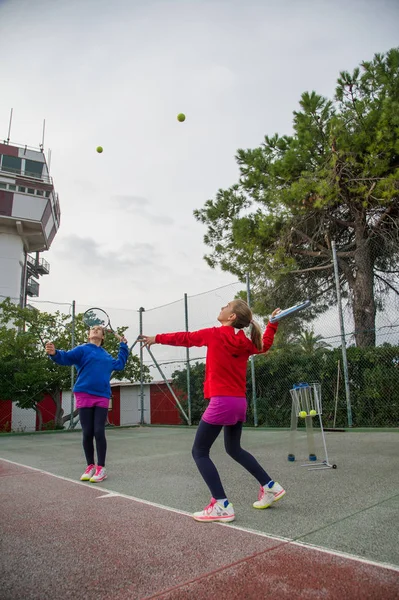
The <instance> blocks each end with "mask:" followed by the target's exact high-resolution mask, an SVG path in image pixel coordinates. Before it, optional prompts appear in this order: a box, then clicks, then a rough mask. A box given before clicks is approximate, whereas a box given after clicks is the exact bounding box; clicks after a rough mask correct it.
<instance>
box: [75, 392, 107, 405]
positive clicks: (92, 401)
mask: <svg viewBox="0 0 399 600" xmlns="http://www.w3.org/2000/svg"><path fill="white" fill-rule="evenodd" d="M75 400H76V408H93V406H99V407H100V408H108V407H109V398H104V397H102V396H93V394H86V393H85V392H75Z"/></svg>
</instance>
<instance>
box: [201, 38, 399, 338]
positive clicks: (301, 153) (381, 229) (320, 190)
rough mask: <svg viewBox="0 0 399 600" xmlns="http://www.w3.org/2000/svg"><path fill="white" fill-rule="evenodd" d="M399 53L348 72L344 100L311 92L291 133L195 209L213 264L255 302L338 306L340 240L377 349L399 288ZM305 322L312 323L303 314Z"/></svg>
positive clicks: (347, 282)
mask: <svg viewBox="0 0 399 600" xmlns="http://www.w3.org/2000/svg"><path fill="white" fill-rule="evenodd" d="M398 132H399V49H397V48H394V49H391V50H390V51H389V52H387V53H386V54H384V55H382V54H376V55H375V56H374V58H373V60H372V61H369V62H368V61H365V62H363V63H362V64H361V65H360V67H359V68H356V69H354V71H353V73H352V74H350V73H349V72H346V71H345V72H342V73H341V74H340V77H339V79H338V82H337V89H336V93H335V96H334V99H333V100H329V99H327V98H324V97H322V96H320V95H319V94H317V93H316V92H314V91H313V92H310V93H309V92H305V93H303V94H302V97H301V100H300V110H299V111H297V112H294V120H293V133H292V135H284V136H279V135H278V134H275V135H273V136H266V137H265V139H264V143H263V144H262V146H261V147H259V148H256V149H253V150H251V149H249V150H242V149H241V150H238V153H237V157H236V159H237V162H238V165H239V168H240V177H239V182H238V183H236V184H235V185H233V186H231V187H230V188H229V189H227V190H219V191H218V192H217V194H216V198H215V199H214V200H208V201H207V202H206V203H205V205H204V207H203V208H202V209H199V210H196V211H194V215H195V217H196V218H197V220H198V221H200V222H202V223H204V224H205V225H206V226H207V232H206V235H205V237H204V241H205V243H206V244H207V245H208V246H209V247H210V249H211V251H210V253H209V254H208V255H207V256H205V260H206V261H207V263H208V264H209V265H210V266H211V267H215V266H217V265H218V266H220V267H221V268H222V269H223V270H225V271H229V272H230V273H233V274H235V275H236V276H238V277H239V278H241V279H242V280H244V276H245V273H246V272H249V273H250V276H251V280H252V281H253V282H254V291H255V303H254V308H255V311H256V312H257V313H258V314H267V312H268V311H270V307H271V306H276V305H282V306H284V305H289V304H291V303H295V302H297V301H298V299H304V298H311V299H312V300H313V301H314V308H313V313H310V312H309V311H307V313H306V318H309V315H311V314H313V316H314V315H315V314H316V313H317V312H322V311H324V310H326V309H327V308H328V307H329V306H331V305H333V304H335V302H336V291H335V281H334V271H333V264H332V242H334V243H335V245H336V250H337V257H338V264H339V271H340V285H341V288H342V289H341V291H342V295H343V296H344V297H347V298H348V302H349V303H350V305H351V307H352V312H353V319H354V324H355V340H356V345H357V346H358V347H367V346H374V345H375V316H376V311H377V310H382V309H383V307H384V299H385V297H386V294H387V293H388V292H389V291H391V290H394V291H395V292H396V293H399V291H398V290H399V284H398V282H399V275H398V274H399V270H398V267H397V264H398V258H399V138H398ZM298 318H304V316H303V315H300V317H298Z"/></svg>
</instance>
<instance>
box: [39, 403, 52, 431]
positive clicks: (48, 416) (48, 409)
mask: <svg viewBox="0 0 399 600" xmlns="http://www.w3.org/2000/svg"><path fill="white" fill-rule="evenodd" d="M37 407H38V409H39V410H40V412H41V413H42V419H43V425H45V424H46V423H48V422H49V421H54V419H55V403H54V401H53V399H52V397H51V396H49V395H48V394H46V395H45V396H44V398H43V400H41V401H40V402H39V403H38V405H37ZM38 429H39V417H38V415H37V414H36V431H38Z"/></svg>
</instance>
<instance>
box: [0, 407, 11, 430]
mask: <svg viewBox="0 0 399 600" xmlns="http://www.w3.org/2000/svg"><path fill="white" fill-rule="evenodd" d="M11 423H12V402H11V400H0V431H11Z"/></svg>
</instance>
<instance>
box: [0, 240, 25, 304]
mask: <svg viewBox="0 0 399 600" xmlns="http://www.w3.org/2000/svg"><path fill="white" fill-rule="evenodd" d="M20 263H22V265H23V264H24V249H23V244H22V240H21V238H20V237H19V236H18V235H12V234H9V233H0V296H10V298H16V299H17V300H18V301H19V296H20V291H21V277H22V266H21V264H20ZM1 300H3V298H1V297H0V301H1Z"/></svg>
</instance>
